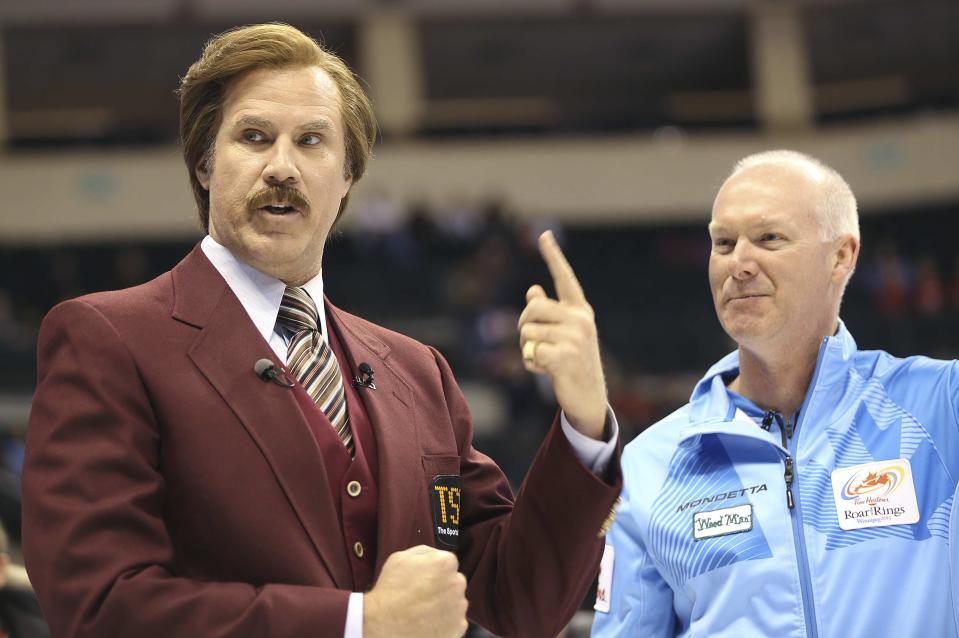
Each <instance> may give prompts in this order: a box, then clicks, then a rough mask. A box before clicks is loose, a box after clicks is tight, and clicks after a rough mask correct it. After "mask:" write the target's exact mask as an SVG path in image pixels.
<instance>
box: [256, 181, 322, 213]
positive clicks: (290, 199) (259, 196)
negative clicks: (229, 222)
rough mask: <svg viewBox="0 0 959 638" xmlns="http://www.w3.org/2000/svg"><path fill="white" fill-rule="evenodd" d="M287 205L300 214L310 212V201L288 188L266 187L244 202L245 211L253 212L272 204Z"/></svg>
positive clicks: (293, 189) (298, 192)
mask: <svg viewBox="0 0 959 638" xmlns="http://www.w3.org/2000/svg"><path fill="white" fill-rule="evenodd" d="M280 203H283V204H288V205H290V206H292V207H293V208H295V209H296V210H298V211H300V212H301V213H308V212H310V200H309V199H307V197H306V195H304V194H303V193H301V192H300V191H298V190H296V189H295V188H290V187H289V186H267V187H266V188H264V189H262V190H259V191H257V192H255V193H253V194H252V195H251V196H250V197H249V198H248V199H247V202H246V206H247V210H249V211H250V212H253V211H255V210H257V209H258V208H263V207H264V206H270V205H272V204H280Z"/></svg>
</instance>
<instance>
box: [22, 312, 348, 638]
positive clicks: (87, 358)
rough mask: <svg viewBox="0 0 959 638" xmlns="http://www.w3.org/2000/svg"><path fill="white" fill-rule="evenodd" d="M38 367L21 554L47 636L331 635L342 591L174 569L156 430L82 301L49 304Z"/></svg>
mask: <svg viewBox="0 0 959 638" xmlns="http://www.w3.org/2000/svg"><path fill="white" fill-rule="evenodd" d="M38 372H39V374H38V383H37V389H36V394H35V396H34V403H33V408H32V412H31V415H30V422H29V426H28V431H27V452H26V459H25V462H24V469H23V553H24V559H25V561H26V565H27V568H28V570H29V574H30V578H31V580H32V582H33V585H34V587H35V589H36V592H37V596H38V598H39V600H40V602H41V606H42V608H43V610H44V613H45V615H46V617H47V620H48V622H49V624H50V627H51V629H52V632H53V635H54V636H56V637H57V638H103V637H105V636H135V637H136V638H168V637H169V636H203V637H204V638H268V637H269V638H294V637H297V638H299V637H303V636H310V637H311V638H314V637H318V638H342V636H343V628H344V623H345V618H346V609H347V601H348V597H349V592H346V591H337V590H334V589H322V588H318V587H308V586H297V585H288V584H262V585H260V586H253V585H251V584H248V583H242V582H206V581H200V580H194V579H191V578H187V577H184V576H183V575H181V574H178V573H177V570H176V568H175V566H174V562H175V561H174V552H173V547H172V543H171V540H170V538H169V536H168V533H167V530H166V526H165V524H164V519H163V509H164V498H165V494H164V480H163V474H162V472H161V468H160V467H159V460H158V459H159V453H158V452H159V446H160V445H161V444H162V437H161V434H162V433H161V432H160V430H159V426H158V424H157V422H156V419H155V418H154V414H153V411H152V409H151V404H150V397H149V396H148V394H147V390H146V389H145V387H144V384H143V383H142V381H141V379H140V377H139V374H138V370H137V367H136V365H135V362H134V360H133V358H132V356H131V355H130V353H129V351H128V350H127V349H126V347H125V346H124V344H123V342H122V340H121V339H120V337H119V336H118V334H117V333H116V331H115V330H114V328H113V326H112V325H111V324H110V322H109V321H108V320H107V319H106V318H105V317H104V316H103V315H102V314H101V313H100V312H99V311H98V310H97V309H96V308H94V307H93V306H91V305H89V304H87V303H85V302H83V301H72V302H67V303H65V304H61V305H60V306H58V307H57V308H55V309H54V310H52V311H51V312H50V314H49V315H48V316H47V318H46V319H45V320H44V323H43V326H42V328H41V332H40V338H39V345H38ZM211 462H215V461H211ZM263 550H264V551H269V548H268V547H265V548H263Z"/></svg>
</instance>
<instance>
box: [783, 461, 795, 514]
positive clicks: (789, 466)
mask: <svg viewBox="0 0 959 638" xmlns="http://www.w3.org/2000/svg"><path fill="white" fill-rule="evenodd" d="M794 476H795V475H794V474H793V457H791V456H787V457H786V471H785V472H784V473H783V478H784V479H786V505H788V506H789V509H793V508H794V507H796V503H795V501H793V478H794Z"/></svg>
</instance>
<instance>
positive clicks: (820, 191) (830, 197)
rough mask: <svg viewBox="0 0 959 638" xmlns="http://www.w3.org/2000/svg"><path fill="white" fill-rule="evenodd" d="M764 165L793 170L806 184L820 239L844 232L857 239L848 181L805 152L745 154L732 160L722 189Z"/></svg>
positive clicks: (857, 219) (857, 230)
mask: <svg viewBox="0 0 959 638" xmlns="http://www.w3.org/2000/svg"><path fill="white" fill-rule="evenodd" d="M767 168H781V169H786V170H788V171H790V172H795V174H796V177H799V178H801V179H803V181H804V182H806V183H807V184H808V185H809V192H808V197H809V198H810V200H811V201H810V203H811V204H812V208H813V212H815V215H816V220H817V222H818V224H819V230H820V237H821V238H822V239H823V240H824V241H831V240H833V239H838V238H840V237H843V236H846V235H851V236H852V237H855V238H856V240H857V241H858V240H859V213H858V211H857V208H856V197H855V195H853V193H852V189H851V188H850V187H849V184H847V183H846V180H844V179H843V178H842V175H840V174H839V173H838V172H836V170H834V169H833V168H831V167H829V166H827V165H826V164H824V163H822V162H820V161H819V160H817V159H816V158H814V157H812V156H810V155H806V154H805V153H799V152H798V151H789V150H777V151H763V152H761V153H754V154H753V155H748V156H746V157H744V158H743V159H741V160H739V161H738V162H737V163H736V166H734V167H733V172H732V174H730V176H729V177H728V178H727V179H726V182H725V183H724V184H723V188H725V187H726V185H727V184H729V183H730V182H732V181H734V179H735V178H737V177H739V176H741V175H742V174H744V173H746V172H752V171H755V170H760V169H767ZM721 190H722V189H721Z"/></svg>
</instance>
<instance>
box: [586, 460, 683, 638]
mask: <svg viewBox="0 0 959 638" xmlns="http://www.w3.org/2000/svg"><path fill="white" fill-rule="evenodd" d="M624 470H625V468H624ZM626 481H627V483H628V482H629V479H628V477H627V479H626ZM637 487H638V486H637V485H635V484H633V485H627V486H626V487H624V488H623V494H622V501H621V503H620V505H619V508H618V509H617V512H616V520H615V522H614V523H613V526H612V527H611V528H610V531H609V535H608V536H607V541H606V542H607V544H609V545H612V549H613V570H612V584H611V586H610V591H609V592H608V595H609V599H610V606H609V611H608V612H603V611H597V612H596V615H595V617H594V619H593V631H592V634H591V635H592V636H593V638H620V637H623V636H643V637H644V638H665V637H672V636H674V635H675V627H676V616H675V613H674V612H673V592H672V589H670V587H669V585H668V584H667V583H666V581H665V580H663V577H662V576H661V575H660V573H659V570H658V569H657V567H656V565H655V562H654V561H653V557H652V556H651V555H650V554H649V552H648V551H647V550H646V543H645V535H646V534H645V529H643V527H644V524H643V523H640V522H639V520H638V518H637V516H636V512H635V510H634V509H633V507H635V504H634V503H631V502H630V492H629V488H637Z"/></svg>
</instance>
